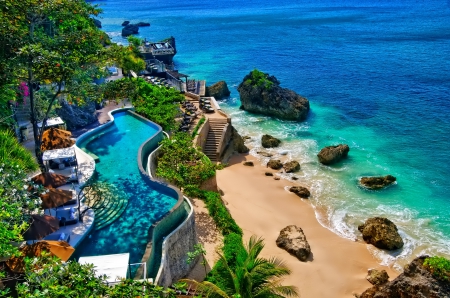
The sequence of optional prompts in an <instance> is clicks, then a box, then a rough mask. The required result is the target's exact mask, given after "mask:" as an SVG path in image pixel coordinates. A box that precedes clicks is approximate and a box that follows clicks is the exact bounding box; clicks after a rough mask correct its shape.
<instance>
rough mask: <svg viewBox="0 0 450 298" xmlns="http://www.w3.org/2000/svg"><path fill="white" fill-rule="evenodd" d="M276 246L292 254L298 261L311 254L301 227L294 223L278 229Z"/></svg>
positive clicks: (305, 258) (304, 259)
mask: <svg viewBox="0 0 450 298" xmlns="http://www.w3.org/2000/svg"><path fill="white" fill-rule="evenodd" d="M276 243H277V246H278V247H280V248H282V249H284V250H286V251H287V252H289V253H290V254H291V255H294V256H296V257H297V259H299V260H300V261H303V262H305V261H306V260H307V259H308V257H309V255H310V254H311V247H310V246H309V243H308V241H307V240H306V236H305V234H304V233H303V230H302V228H300V227H297V226H296V225H290V226H287V227H285V228H284V229H282V230H281V231H280V235H279V236H278V238H277V240H276Z"/></svg>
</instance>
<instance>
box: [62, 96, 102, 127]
mask: <svg viewBox="0 0 450 298" xmlns="http://www.w3.org/2000/svg"><path fill="white" fill-rule="evenodd" d="M60 104H61V107H60V108H58V109H56V113H57V114H58V116H59V117H61V119H62V120H64V122H66V126H67V130H74V129H77V128H81V127H84V126H86V125H88V124H91V123H94V122H95V121H97V116H96V110H95V103H94V102H89V103H86V104H85V105H83V106H77V105H76V104H69V103H68V102H67V101H65V100H62V101H61V103H60Z"/></svg>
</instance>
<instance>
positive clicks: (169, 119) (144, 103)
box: [105, 78, 184, 130]
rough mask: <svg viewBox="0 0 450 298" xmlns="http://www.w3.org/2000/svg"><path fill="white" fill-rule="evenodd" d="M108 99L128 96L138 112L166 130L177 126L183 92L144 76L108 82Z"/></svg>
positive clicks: (106, 93)
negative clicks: (157, 83) (162, 85)
mask: <svg viewBox="0 0 450 298" xmlns="http://www.w3.org/2000/svg"><path fill="white" fill-rule="evenodd" d="M105 97H106V98H107V99H123V98H128V99H130V100H131V102H132V103H133V106H134V107H135V111H136V113H138V114H140V115H142V116H144V117H146V118H147V119H150V120H151V121H153V122H156V123H158V124H159V125H161V126H162V127H163V128H164V129H165V130H172V129H174V128H176V122H175V118H176V116H177V115H178V114H179V112H180V111H179V103H180V102H182V101H183V100H184V97H183V95H182V94H180V92H179V91H177V90H176V89H173V88H165V87H160V86H156V85H153V84H150V83H148V82H146V81H145V80H144V79H142V78H136V79H121V80H116V81H113V82H110V83H108V85H107V87H106V90H105Z"/></svg>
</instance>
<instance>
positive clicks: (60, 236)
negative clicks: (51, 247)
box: [43, 233, 70, 243]
mask: <svg viewBox="0 0 450 298" xmlns="http://www.w3.org/2000/svg"><path fill="white" fill-rule="evenodd" d="M43 240H55V241H66V242H67V243H69V241H70V234H69V233H53V234H50V235H48V236H46V237H44V239H43Z"/></svg>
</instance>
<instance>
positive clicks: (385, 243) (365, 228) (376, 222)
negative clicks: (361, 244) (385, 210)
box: [358, 217, 403, 250]
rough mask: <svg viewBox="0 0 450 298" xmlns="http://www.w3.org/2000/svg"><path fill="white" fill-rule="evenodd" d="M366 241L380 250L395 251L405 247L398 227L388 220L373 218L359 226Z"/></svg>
mask: <svg viewBox="0 0 450 298" xmlns="http://www.w3.org/2000/svg"><path fill="white" fill-rule="evenodd" d="M358 230H359V231H360V232H361V233H362V235H363V239H364V241H366V242H367V243H370V244H372V245H374V246H376V247H378V248H381V249H387V250H394V249H399V248H402V247H403V239H402V237H400V235H399V233H398V230H397V226H396V225H395V224H394V223H393V222H392V221H390V220H389V219H387V218H384V217H372V218H369V219H367V220H366V222H365V223H364V224H362V225H360V226H358Z"/></svg>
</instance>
